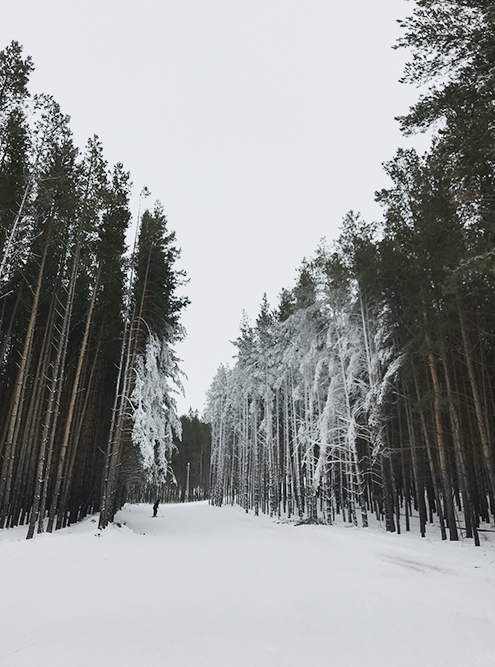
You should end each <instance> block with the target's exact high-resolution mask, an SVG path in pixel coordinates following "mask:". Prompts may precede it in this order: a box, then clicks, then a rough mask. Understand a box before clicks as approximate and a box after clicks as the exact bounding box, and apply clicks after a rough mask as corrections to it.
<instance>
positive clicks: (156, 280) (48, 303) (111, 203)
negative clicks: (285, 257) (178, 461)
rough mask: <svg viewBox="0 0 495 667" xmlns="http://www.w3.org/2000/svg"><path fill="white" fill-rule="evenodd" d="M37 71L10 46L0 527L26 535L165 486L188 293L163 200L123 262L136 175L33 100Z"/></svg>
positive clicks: (55, 109) (4, 74)
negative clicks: (177, 348) (31, 84)
mask: <svg viewBox="0 0 495 667" xmlns="http://www.w3.org/2000/svg"><path fill="white" fill-rule="evenodd" d="M32 69H33V64H32V61H31V59H30V58H29V57H27V58H24V57H23V54H22V48H21V47H20V45H19V44H18V43H17V42H12V43H11V44H10V45H9V46H8V47H7V48H5V49H4V50H3V51H1V52H0V400H1V401H2V405H3V406H4V407H5V409H4V410H3V411H2V414H1V416H0V527H9V526H15V525H19V524H25V523H28V524H29V529H28V537H33V535H34V534H35V532H36V531H38V532H42V531H43V530H45V529H47V530H49V531H51V530H53V529H54V528H60V527H61V526H64V525H67V524H68V523H71V522H73V521H76V520H78V519H80V518H82V517H84V516H86V515H87V514H88V513H92V512H95V511H101V518H100V525H101V526H103V527H104V526H105V525H106V524H107V523H108V521H110V520H111V519H112V517H113V514H114V513H115V511H116V509H117V508H118V507H119V506H120V505H121V504H122V503H123V502H125V500H126V498H127V497H129V494H130V490H131V488H132V492H133V493H134V494H135V495H136V494H138V495H139V494H142V493H144V492H145V489H147V488H148V487H149V485H150V484H151V483H153V484H155V486H156V485H157V484H158V483H159V482H160V483H161V482H163V480H164V478H165V476H166V474H167V470H168V464H169V460H170V456H171V453H172V449H173V443H172V440H173V432H176V433H180V422H179V420H178V417H177V415H176V406H175V400H174V397H173V393H174V391H177V390H179V391H180V390H181V383H180V370H179V367H178V360H177V358H176V357H175V354H174V351H173V345H174V343H175V342H176V341H177V340H179V339H180V338H181V337H182V336H183V335H184V332H183V330H182V328H181V326H180V323H179V319H180V313H181V311H182V309H183V308H184V307H185V305H186V304H187V302H188V300H187V298H185V297H179V296H177V290H178V288H179V286H180V285H181V284H182V283H183V282H184V275H183V273H182V272H180V271H178V270H176V269H175V268H174V265H175V262H176V260H177V258H178V256H179V250H178V248H177V247H176V245H175V235H174V233H173V232H170V231H169V230H168V229H167V222H166V219H165V216H164V214H163V209H162V207H161V205H160V204H158V203H157V204H156V205H155V208H154V210H153V211H149V210H146V211H145V212H144V213H143V215H142V217H141V219H140V220H139V223H140V233H139V243H138V246H137V249H136V252H135V253H134V255H133V256H132V257H131V258H129V257H128V255H127V247H126V242H125V235H126V232H127V229H128V226H129V223H130V220H131V213H130V210H129V197H130V188H131V183H130V177H129V174H128V173H127V172H126V171H125V170H124V167H123V166H122V164H120V163H118V164H116V165H115V167H114V168H113V169H109V167H108V165H107V163H106V161H105V159H104V156H103V148H102V146H101V143H100V141H99V140H98V138H97V137H93V138H92V139H90V140H89V141H88V143H87V146H86V148H85V149H84V151H80V150H79V149H78V148H77V147H76V146H75V145H74V143H73V139H72V135H71V130H70V126H69V117H68V116H66V115H64V114H63V113H62V111H61V110H60V107H59V106H58V104H57V103H56V102H55V101H54V100H53V99H52V98H51V97H49V96H47V95H38V96H35V97H34V98H32V99H31V98H30V96H29V92H28V88H27V85H28V80H29V74H30V72H31V71H32ZM47 520H48V521H47Z"/></svg>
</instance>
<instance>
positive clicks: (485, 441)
mask: <svg viewBox="0 0 495 667" xmlns="http://www.w3.org/2000/svg"><path fill="white" fill-rule="evenodd" d="M457 311H458V314H459V322H460V324H461V334H462V342H463V346H464V357H465V359H466V365H467V369H468V375H469V383H470V386H471V392H472V394H473V401H474V408H475V412H476V422H477V426H478V430H479V434H480V440H481V450H482V453H483V462H484V464H485V469H486V472H487V475H488V479H489V481H490V498H491V501H492V503H493V499H494V498H495V468H494V465H493V459H492V454H491V451H490V442H489V437H488V431H487V428H486V423H485V419H484V416H483V407H482V404H481V396H480V392H479V389H478V383H477V382H476V374H475V371H474V362H473V353H472V349H471V343H470V341H469V334H468V331H467V326H466V318H465V316H464V312H463V310H462V308H461V305H460V304H458V309H457ZM492 511H493V507H492Z"/></svg>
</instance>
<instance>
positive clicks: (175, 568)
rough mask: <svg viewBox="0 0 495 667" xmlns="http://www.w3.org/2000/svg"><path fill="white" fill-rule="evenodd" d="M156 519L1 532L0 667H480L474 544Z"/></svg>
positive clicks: (482, 575)
mask: <svg viewBox="0 0 495 667" xmlns="http://www.w3.org/2000/svg"><path fill="white" fill-rule="evenodd" d="M160 509H161V513H160V514H159V516H158V517H157V518H152V517H151V507H150V506H147V505H126V506H125V508H124V509H123V510H122V511H121V512H119V513H118V515H117V516H116V521H117V522H119V523H120V524H121V527H120V528H119V527H118V526H117V525H112V526H110V527H109V528H107V529H106V530H105V531H99V530H98V529H97V523H96V522H95V520H94V518H93V519H87V520H85V521H83V522H82V523H80V524H78V525H76V526H73V527H71V528H68V529H65V530H61V531H58V532H57V533H55V534H53V535H42V536H38V537H36V539H34V540H31V541H26V540H24V539H23V538H24V536H25V532H26V531H25V528H19V529H12V530H7V531H3V533H2V534H1V536H0V561H1V566H0V596H1V597H0V664H1V665H2V667H4V666H5V667H7V666H8V667H21V666H28V665H29V666H32V665H36V666H37V667H44V666H45V665H46V666H47V667H99V666H100V665H101V666H103V665H104V666H105V667H113V666H115V667H117V666H118V667H131V666H132V667H141V666H143V667H154V666H155V665H156V666H158V665H160V666H161V667H169V666H170V667H196V666H197V667H200V666H201V667H265V666H266V667H327V666H328V667H333V666H335V667H358V666H359V667H375V666H378V665H380V667H409V666H414V667H419V666H420V667H440V666H445V667H461V666H464V665H466V666H467V665H469V666H471V665H487V666H488V665H490V666H493V665H495V548H494V546H493V544H492V543H490V542H489V541H488V540H486V538H485V540H484V541H483V543H482V547H481V548H475V547H474V546H473V545H472V541H464V542H459V543H449V542H441V541H440V540H439V539H438V538H437V536H436V535H435V534H433V536H432V537H431V538H427V539H421V538H420V537H419V536H418V535H417V534H413V533H407V534H402V535H400V536H398V535H393V534H387V533H385V532H383V530H381V529H380V528H373V529H362V528H353V527H344V526H320V525H316V526H309V525H303V526H295V525H294V524H290V523H277V522H276V521H274V520H272V519H270V518H269V517H266V516H260V517H255V516H253V515H252V514H246V513H244V512H243V511H242V510H241V509H240V508H238V507H222V508H217V507H212V506H210V505H208V504H207V503H189V504H183V505H162V506H161V507H160ZM0 532H2V531H0ZM485 535H489V534H488V533H486V534H485Z"/></svg>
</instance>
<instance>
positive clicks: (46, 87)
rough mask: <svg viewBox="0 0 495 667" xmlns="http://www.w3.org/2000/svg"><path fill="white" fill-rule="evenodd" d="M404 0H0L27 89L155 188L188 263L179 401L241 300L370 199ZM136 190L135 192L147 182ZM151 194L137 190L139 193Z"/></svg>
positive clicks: (389, 136) (214, 357)
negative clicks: (30, 66) (30, 62)
mask: <svg viewBox="0 0 495 667" xmlns="http://www.w3.org/2000/svg"><path fill="white" fill-rule="evenodd" d="M411 10H412V3H407V2H405V1H404V0H374V1H373V2H371V1H370V0H345V1H344V2H342V0H304V1H303V0H140V1H139V2H137V0H136V1H132V0H84V1H83V2H75V0H74V1H69V0H15V1H14V0H0V48H4V47H5V46H6V45H7V44H8V43H10V41H11V40H12V39H16V40H17V41H19V42H20V43H21V44H22V45H23V46H24V52H25V54H29V55H31V56H32V57H33V59H34V63H35V66H36V71H35V72H34V74H33V75H32V78H31V85H30V90H31V91H32V92H45V93H49V94H51V95H53V97H54V98H55V99H56V100H57V101H58V102H59V103H60V105H61V106H62V110H63V111H64V112H65V113H69V114H70V115H71V116H72V123H71V126H72V130H73V132H74V135H75V140H76V143H77V145H79V146H80V147H83V146H84V144H85V142H86V139H87V138H88V137H89V136H92V135H93V134H97V135H98V136H99V137H100V139H101V140H102V142H103V146H104V151H105V155H106V158H107V160H108V161H109V163H111V164H113V163H115V162H116V161H122V162H123V163H124V165H125V168H126V169H128V170H129V171H130V172H131V177H132V181H133V183H134V193H135V196H134V209H135V211H134V215H136V212H137V199H138V197H137V195H138V194H139V192H140V190H141V188H142V187H143V186H145V185H146V186H147V187H148V188H149V189H150V190H151V192H152V195H153V199H159V200H160V201H161V202H162V203H163V205H164V209H165V212H166V214H167V217H168V220H169V225H170V228H171V229H174V230H175V231H176V233H177V240H178V245H179V246H181V247H182V258H181V262H180V268H184V269H185V270H186V271H187V273H188V276H189V278H190V283H189V285H188V286H187V290H186V292H187V294H188V296H189V297H190V299H191V302H192V303H191V305H190V306H189V308H188V310H187V312H186V313H185V315H184V317H183V323H184V325H185V326H186V328H187V331H188V337H187V340H186V341H185V342H184V343H182V344H181V345H180V346H179V348H178V353H179V356H180V357H181V358H182V359H183V364H182V367H183V369H184V371H185V372H186V373H187V375H188V377H189V381H188V382H187V383H186V398H185V399H182V398H181V399H179V409H180V411H181V413H182V412H185V411H187V409H188V408H189V406H192V407H193V408H197V409H200V410H201V408H202V405H203V401H204V395H205V392H206V390H207V389H208V386H209V384H210V382H211V380H212V378H213V375H214V374H215V372H216V369H217V367H218V365H219V364H220V363H226V362H229V361H231V358H232V355H233V354H234V353H235V349H234V347H233V346H232V345H231V344H230V342H229V341H231V340H234V339H235V338H236V337H237V335H238V327H239V322H240V319H241V316H242V311H243V310H246V311H247V312H248V314H249V315H250V317H251V318H252V319H255V317H256V315H257V313H258V310H259V304H260V302H261V299H262V297H263V293H264V292H266V293H267V295H268V299H269V301H270V303H271V304H272V305H276V302H277V296H278V294H279V293H280V291H281V289H282V287H290V286H291V285H292V284H293V281H294V278H295V274H296V269H297V267H298V266H299V265H300V263H301V260H302V259H303V257H304V256H310V255H311V254H312V253H313V252H314V250H315V249H316V247H317V245H318V243H319V240H320V239H321V238H322V237H324V236H325V237H326V238H327V239H328V240H332V239H334V238H335V237H336V236H337V234H338V228H339V225H340V222H341V220H342V218H343V216H344V215H345V213H346V212H347V211H348V210H349V209H353V210H355V211H360V212H361V213H362V215H363V217H364V218H365V219H368V220H372V219H378V218H379V217H380V210H379V208H378V206H377V205H376V204H375V203H374V191H375V190H377V189H379V188H381V187H384V186H386V184H387V180H386V177H385V175H384V174H383V172H382V169H381V163H382V162H383V161H385V160H388V159H390V158H391V157H392V156H393V154H394V153H395V150H396V148H397V147H398V146H399V145H407V144H408V142H407V140H406V139H404V138H403V137H401V135H400V132H399V129H398V124H397V123H396V122H395V121H394V116H396V115H399V114H401V113H404V112H405V111H407V108H408V106H409V105H410V104H412V103H413V102H414V101H415V99H416V98H417V94H418V92H417V91H416V90H414V89H412V88H410V87H406V86H403V85H400V84H399V83H398V82H397V81H398V79H399V77H400V76H401V73H402V67H403V63H404V59H405V54H404V53H403V52H402V51H399V52H397V51H394V50H392V49H391V46H392V45H393V44H394V43H395V40H396V38H397V37H398V36H399V34H400V30H399V27H398V25H397V23H396V19H397V18H400V17H401V16H404V15H406V14H407V13H409V12H410V11H411ZM147 202H150V200H149V199H148V200H147ZM150 203H152V202H150Z"/></svg>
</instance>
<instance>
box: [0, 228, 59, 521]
mask: <svg viewBox="0 0 495 667" xmlns="http://www.w3.org/2000/svg"><path fill="white" fill-rule="evenodd" d="M50 227H51V221H47V222H46V223H45V227H44V230H43V235H44V237H45V239H44V249H43V255H42V257H41V262H40V267H39V271H38V279H37V282H36V289H35V292H34V298H33V305H32V307H31V315H30V318H29V324H28V328H27V332H26V338H25V339H24V348H23V351H22V354H21V361H20V364H19V370H18V373H17V378H16V383H15V386H14V392H13V396H12V403H11V405H12V407H11V411H10V418H9V422H8V430H7V437H6V444H5V447H4V460H3V465H2V473H1V475H2V476H1V479H0V505H1V506H2V508H3V511H5V508H6V506H7V505H8V502H9V498H7V496H6V489H7V488H8V495H9V496H10V488H11V482H12V478H11V475H12V466H13V459H14V455H15V448H16V444H17V443H16V441H15V439H14V433H15V428H16V424H17V416H18V413H19V408H20V405H21V394H22V388H23V386H24V382H25V376H26V371H27V368H28V363H29V359H30V351H31V345H32V340H33V335H34V329H35V324H36V316H37V314H38V304H39V299H40V292H41V284H42V282H43V273H44V269H45V262H46V257H47V253H48V237H49V232H50ZM2 526H3V522H2Z"/></svg>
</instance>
